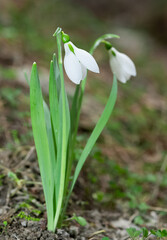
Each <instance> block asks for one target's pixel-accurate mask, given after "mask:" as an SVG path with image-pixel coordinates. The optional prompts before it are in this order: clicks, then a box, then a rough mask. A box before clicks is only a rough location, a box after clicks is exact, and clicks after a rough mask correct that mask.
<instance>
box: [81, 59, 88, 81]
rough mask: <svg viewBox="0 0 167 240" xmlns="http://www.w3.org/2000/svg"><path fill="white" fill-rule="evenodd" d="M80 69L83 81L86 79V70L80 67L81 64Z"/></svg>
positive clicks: (82, 66)
mask: <svg viewBox="0 0 167 240" xmlns="http://www.w3.org/2000/svg"><path fill="white" fill-rule="evenodd" d="M81 68H82V80H84V79H85V78H86V74H87V69H86V68H85V67H84V65H82V63H81Z"/></svg>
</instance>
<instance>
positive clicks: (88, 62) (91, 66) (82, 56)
mask: <svg viewBox="0 0 167 240" xmlns="http://www.w3.org/2000/svg"><path fill="white" fill-rule="evenodd" d="M70 43H71V45H72V46H73V48H74V53H75V55H76V56H77V58H78V60H79V61H80V62H81V63H82V64H83V65H84V66H85V67H86V68H87V69H88V70H90V71H92V72H95V73H99V72H100V71H99V67H98V65H97V63H96V61H95V59H94V57H93V56H92V55H91V54H90V53H88V52H87V51H85V50H83V49H80V48H77V47H76V46H75V45H74V44H73V43H72V42H70Z"/></svg>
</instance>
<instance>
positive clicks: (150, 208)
mask: <svg viewBox="0 0 167 240" xmlns="http://www.w3.org/2000/svg"><path fill="white" fill-rule="evenodd" d="M149 210H154V211H157V212H166V213H167V208H161V207H153V206H149Z"/></svg>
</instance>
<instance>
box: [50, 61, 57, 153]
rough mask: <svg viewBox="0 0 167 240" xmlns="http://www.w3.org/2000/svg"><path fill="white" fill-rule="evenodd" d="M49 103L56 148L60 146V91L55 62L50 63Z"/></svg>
mask: <svg viewBox="0 0 167 240" xmlns="http://www.w3.org/2000/svg"><path fill="white" fill-rule="evenodd" d="M49 103H50V114H51V119H52V126H53V129H54V136H55V141H56V146H55V147H56V148H57V146H58V144H59V143H58V134H59V101H58V91H57V84H56V75H55V68H54V63H53V61H51V63H50V76H49Z"/></svg>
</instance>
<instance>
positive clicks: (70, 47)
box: [68, 43, 74, 53]
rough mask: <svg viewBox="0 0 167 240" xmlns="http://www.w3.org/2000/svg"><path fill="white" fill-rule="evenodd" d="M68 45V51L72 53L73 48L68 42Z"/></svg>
mask: <svg viewBox="0 0 167 240" xmlns="http://www.w3.org/2000/svg"><path fill="white" fill-rule="evenodd" d="M68 47H69V49H70V51H71V52H73V53H74V48H73V46H72V45H71V44H70V43H69V44H68Z"/></svg>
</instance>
